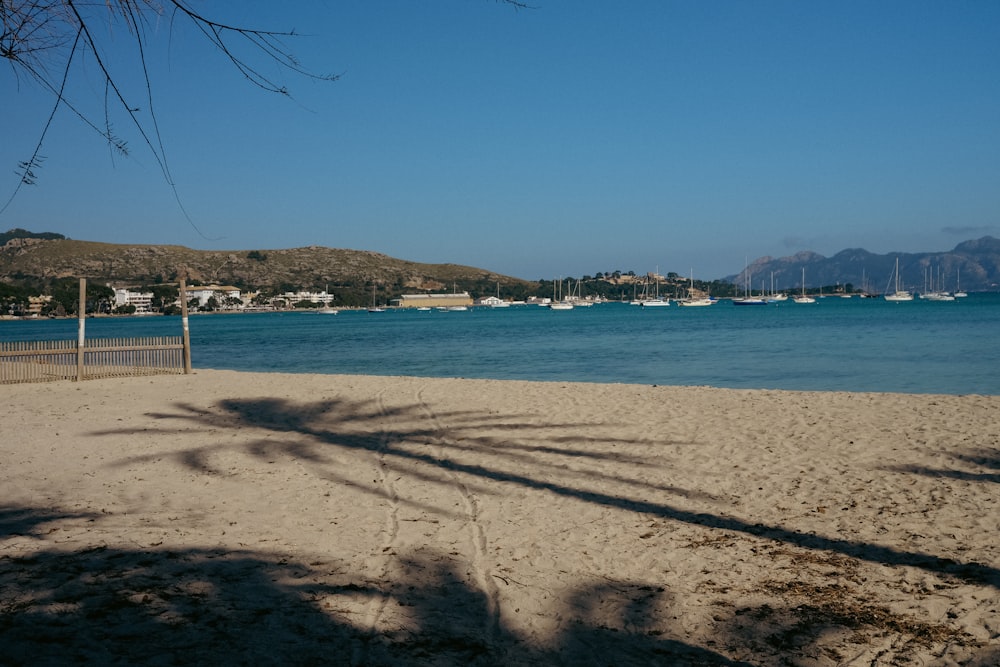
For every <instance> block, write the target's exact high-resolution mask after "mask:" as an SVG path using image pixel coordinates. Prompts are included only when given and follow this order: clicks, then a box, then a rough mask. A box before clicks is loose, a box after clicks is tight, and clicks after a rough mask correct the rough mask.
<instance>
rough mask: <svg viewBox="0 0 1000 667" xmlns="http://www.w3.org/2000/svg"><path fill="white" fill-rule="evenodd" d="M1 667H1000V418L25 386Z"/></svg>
mask: <svg viewBox="0 0 1000 667" xmlns="http://www.w3.org/2000/svg"><path fill="white" fill-rule="evenodd" d="M0 399H2V401H3V405H4V406H5V408H6V409H5V411H4V414H3V422H2V427H0V428H2V437H0V490H2V491H0V493H2V504H0V647H2V653H0V664H15V665H16V664H25V665H39V664H80V663H83V662H89V663H93V664H136V663H152V664H192V663H201V664H234V663H239V664H269V663H270V664H274V663H290V664H302V663H306V664H351V665H387V664H399V665H405V664H428V665H430V664H433V665H467V664H480V665H531V664H564V665H630V664H661V665H684V664H691V665H717V664H718V665H727V664H750V665H786V664H794V665H866V666H867V665H948V664H955V665H982V666H985V665H996V664H1000V537H998V535H1000V505H998V497H1000V397H996V396H993V397H983V396H962V397H956V396H938V395H934V396H929V395H902V394H860V393H859V394H852V393H802V392H783V391H738V390H725V389H712V388H701V387H696V388H677V387H652V386H641V385H599V384H575V383H530V382H512V381H486V380H454V379H424V378H400V377H370V376H322V375H284V374H256V373H235V372H228V371H198V372H197V373H196V374H194V375H190V376H162V377H152V378H150V377H147V378H131V379H115V380H96V381H89V382H83V383H75V382H68V381H63V382H55V383H49V384H30V385H5V386H0Z"/></svg>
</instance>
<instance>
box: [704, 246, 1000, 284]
mask: <svg viewBox="0 0 1000 667" xmlns="http://www.w3.org/2000/svg"><path fill="white" fill-rule="evenodd" d="M897 258H898V259H899V272H900V276H901V281H902V284H904V285H905V286H906V287H907V288H908V289H915V290H917V291H924V289H925V287H926V286H927V285H929V284H930V283H932V282H933V286H934V287H936V288H937V287H940V289H944V290H948V291H950V290H954V289H956V288H957V287H958V286H961V288H962V289H964V290H967V291H997V290H998V289H1000V239H997V238H995V237H993V236H984V237H982V238H979V239H973V240H969V241H962V242H961V243H959V244H958V245H956V246H955V247H954V248H953V249H952V250H946V251H941V252H921V253H905V252H891V253H886V254H882V255H878V254H875V253H871V252H868V251H867V250H865V249H864V248H845V249H844V250H841V251H839V252H837V253H836V254H835V255H833V256H832V257H825V256H823V255H820V254H819V253H815V252H812V251H810V250H804V251H799V252H797V253H795V254H793V255H788V256H786V257H778V258H775V257H770V256H765V257H760V258H758V259H755V260H754V261H753V262H751V263H750V264H749V265H747V267H746V268H745V269H744V270H743V271H741V272H739V273H735V274H732V275H729V276H726V277H725V278H723V280H725V281H727V282H731V283H733V284H736V285H744V284H746V283H747V282H750V283H751V288H753V289H755V290H757V289H760V286H761V285H762V284H764V287H765V289H767V290H770V288H771V277H772V275H773V277H774V289H776V290H788V289H794V288H800V287H802V269H805V271H806V285H805V286H806V288H807V289H808V288H810V287H816V286H820V285H822V286H835V285H841V286H845V285H852V286H853V287H854V288H855V289H861V290H864V291H867V292H871V293H881V292H884V291H885V290H886V288H887V285H888V282H889V280H890V277H891V276H892V273H893V271H894V268H895V265H896V259H897ZM939 282H940V283H943V284H941V285H938V283H939Z"/></svg>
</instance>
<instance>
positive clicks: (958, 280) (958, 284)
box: [955, 267, 969, 298]
mask: <svg viewBox="0 0 1000 667" xmlns="http://www.w3.org/2000/svg"><path fill="white" fill-rule="evenodd" d="M955 296H956V297H958V298H961V297H963V296H969V294H968V292H963V291H962V269H961V267H959V268H957V269H955Z"/></svg>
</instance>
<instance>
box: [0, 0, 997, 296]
mask: <svg viewBox="0 0 1000 667" xmlns="http://www.w3.org/2000/svg"><path fill="white" fill-rule="evenodd" d="M193 4H194V5H195V6H197V7H199V8H202V9H204V10H205V11H206V12H209V14H210V16H212V17H218V18H219V19H221V20H223V21H226V22H230V23H238V24H242V25H247V26H250V27H259V28H266V29H277V30H287V29H295V30H296V31H298V32H300V33H303V35H304V36H302V37H298V38H295V39H291V40H288V41H287V42H286V43H287V45H288V46H289V47H290V49H291V50H292V51H293V52H294V53H295V54H296V55H297V56H298V57H299V58H300V60H301V61H302V63H303V65H304V66H305V67H307V68H309V69H311V70H313V71H315V72H318V73H337V74H340V75H341V78H340V80H339V81H336V82H333V83H322V82H315V81H311V80H308V79H304V78H301V77H298V76H296V75H293V74H280V73H277V72H275V74H276V76H278V77H280V78H281V80H282V81H283V82H284V83H286V84H287V86H288V87H289V89H290V91H291V93H292V95H293V99H291V100H289V99H285V98H282V97H280V96H277V95H272V94H269V93H266V92H263V91H260V90H259V89H257V88H254V87H253V86H251V85H250V84H249V83H247V82H246V81H245V80H244V79H243V78H242V77H241V75H240V74H239V73H238V72H236V71H235V70H234V69H233V68H232V67H231V66H230V65H229V64H228V63H227V62H226V61H225V60H224V59H223V58H222V57H221V56H220V55H219V54H218V53H214V52H212V51H211V49H209V48H207V47H205V46H203V45H201V44H200V43H199V40H198V38H197V35H196V34H195V33H194V32H193V31H192V30H191V29H190V28H188V27H187V26H186V25H184V24H182V23H178V24H175V25H174V28H173V31H172V32H171V31H170V30H168V28H167V26H166V24H165V23H164V25H163V26H161V29H160V30H159V31H158V32H156V33H155V34H152V35H151V42H150V44H151V48H150V54H149V58H150V60H151V62H152V65H151V75H152V78H153V95H154V109H155V110H156V112H157V117H158V121H159V127H160V131H161V135H162V138H163V142H164V145H165V149H166V155H167V159H168V163H169V166H170V169H171V172H172V174H173V178H174V180H175V182H176V184H177V192H178V194H179V196H180V199H181V201H182V203H183V205H184V207H185V209H186V210H187V211H188V212H189V213H190V216H191V219H192V221H193V223H194V226H196V227H197V230H200V233H199V231H197V230H196V229H195V227H193V226H192V225H191V224H190V223H189V222H188V221H187V220H186V219H185V217H184V215H183V213H182V212H181V210H180V208H179V206H178V204H177V202H176V201H175V200H174V195H173V192H172V191H171V189H170V188H169V187H168V186H167V185H166V184H165V182H164V179H163V176H162V175H161V174H160V172H159V169H158V167H157V165H156V163H155V161H154V159H153V158H152V156H151V155H150V154H149V152H148V150H146V149H145V148H144V147H143V146H142V141H141V139H140V138H139V137H138V135H137V134H136V133H135V132H134V130H133V128H131V127H130V126H129V125H128V123H127V120H126V119H125V118H123V117H121V114H118V117H117V118H116V120H115V127H116V130H117V132H118V133H119V134H120V135H121V136H123V137H125V138H127V139H128V140H129V143H130V146H131V148H132V156H131V157H130V158H129V159H125V160H123V159H121V158H113V157H112V156H111V155H110V152H109V150H108V148H107V146H106V145H105V144H104V143H103V140H102V139H101V138H100V137H99V136H97V135H96V134H94V133H93V132H91V131H90V130H88V129H86V128H85V126H83V125H82V124H81V123H80V122H79V120H77V119H76V118H74V117H73V116H72V115H71V114H69V113H67V112H66V111H64V110H61V111H60V112H59V114H58V115H57V116H56V118H55V121H54V126H53V129H52V130H51V132H50V135H49V136H48V137H47V139H46V142H45V145H44V147H43V150H42V154H43V155H44V156H45V157H46V161H45V163H44V165H43V167H42V169H41V170H39V171H38V176H39V182H38V184H37V185H35V186H32V187H30V188H25V189H22V190H21V192H20V193H19V194H18V196H17V197H16V198H15V200H14V202H13V203H12V204H11V205H10V206H9V207H8V209H7V210H6V211H5V212H4V213H3V214H2V215H0V229H4V230H5V229H9V228H12V227H24V228H27V229H30V230H32V231H53V232H59V233H62V234H65V235H67V236H69V237H71V238H75V239H82V240H92V241H106V242H115V243H137V244H140V243H155V244H178V245H184V246H188V247H192V248H199V249H227V250H252V249H271V248H289V247H298V246H306V245H322V246H330V247H338V248H354V249H361V250H373V251H377V252H382V253H386V254H388V255H392V256H394V257H399V258H402V259H408V260H414V261H420V262H452V263H458V264H468V265H472V266H478V267H482V268H485V269H489V270H492V271H497V272H500V273H504V274H508V275H513V276H517V277H520V278H526V279H538V278H553V277H561V276H581V275H586V274H590V275H592V274H594V273H596V272H598V271H613V270H616V269H620V270H623V271H628V270H634V271H636V272H646V271H651V270H654V269H656V268H659V270H660V271H661V272H666V271H677V272H678V273H681V274H682V275H687V273H688V272H689V271H691V270H693V271H694V274H695V276H696V277H699V278H705V279H711V278H718V277H721V276H724V275H727V274H731V273H736V272H738V271H740V270H741V269H742V268H743V265H744V261H745V258H747V257H749V258H750V259H751V260H752V259H754V258H756V257H760V256H763V255H771V256H784V255H789V254H792V253H794V252H797V251H800V250H813V251H816V252H819V253H821V254H824V255H832V254H833V253H835V252H837V251H839V250H842V249H844V248H848V247H862V248H865V249H867V250H869V251H872V252H876V253H886V252H892V251H904V252H913V251H934V250H946V249H950V248H951V247H953V246H954V245H955V244H956V243H958V242H960V241H963V240H966V239H970V238H979V237H981V236H983V235H986V234H992V235H1000V37H998V35H1000V2H997V1H996V0H970V1H963V0H955V1H943V0H942V1H940V2H924V1H920V0H906V1H896V0H880V1H878V2H871V1H870V0H864V1H852V0H847V1H836V2H834V1H816V2H811V1H802V0H795V1H787V2H786V1H781V0H767V1H763V0H762V1H753V0H740V1H726V0H714V1H708V2H702V1H695V0H690V1H687V2H675V1H671V0H636V1H626V2H609V1H608V0H537V1H536V2H534V3H533V5H534V8H532V9H528V10H515V9H513V8H512V7H510V6H508V5H505V4H501V3H497V2H493V1H491V0H419V1H415V0H386V1H382V0H353V1H346V2H316V3H275V2H260V1H253V0H248V1H247V2H216V3H208V2H197V1H196V2H194V3H193ZM127 46H128V40H127V39H126V38H125V36H124V35H123V34H122V33H121V31H118V34H117V35H116V41H115V45H114V47H113V49H114V50H113V51H112V52H111V54H110V55H113V56H118V58H119V60H118V62H119V63H121V62H124V63H125V66H123V68H122V69H121V70H120V71H121V74H120V76H121V77H122V81H123V82H124V83H125V84H127V85H131V87H130V90H131V91H132V94H133V100H134V103H135V104H136V106H139V107H142V111H140V113H141V114H146V113H148V104H147V102H146V100H145V99H144V97H143V95H142V94H141V88H140V87H138V86H136V85H135V80H134V78H133V74H134V72H131V71H130V70H129V68H128V64H129V63H130V62H134V56H132V55H131V52H130V51H128V50H127ZM123 57H124V60H123ZM258 62H260V63H261V64H262V66H263V67H265V68H267V69H268V71H269V72H270V71H271V70H272V69H273V68H272V67H271V65H269V64H268V63H267V62H266V61H258ZM76 72H77V78H76V79H75V83H76V85H74V86H73V88H72V89H71V92H70V94H71V96H72V97H73V99H74V100H76V101H77V102H78V103H79V104H80V105H81V106H82V107H84V108H86V109H88V110H89V111H90V112H91V113H93V114H96V115H97V117H98V119H99V118H100V117H101V116H102V112H101V106H100V98H101V95H102V94H103V87H102V83H101V79H100V77H99V76H98V75H97V72H96V69H95V67H94V65H93V61H92V60H88V61H86V63H85V66H84V67H83V68H80V69H78V70H76ZM0 99H2V100H3V105H2V106H3V110H4V120H5V122H4V123H3V125H2V126H0V203H2V201H6V199H7V197H8V196H9V193H10V192H11V191H12V190H13V188H14V187H15V185H16V182H17V177H16V176H15V174H14V171H15V169H16V168H17V163H18V162H19V161H20V160H24V159H27V157H29V156H30V155H31V152H32V150H33V148H34V143H35V141H36V139H37V137H38V133H39V132H40V131H41V128H42V125H43V123H44V119H45V116H46V115H47V114H48V112H49V108H50V99H49V98H48V97H46V96H45V95H43V94H42V93H41V92H40V91H38V90H37V89H36V88H35V87H34V86H33V85H32V84H31V82H29V81H27V80H23V79H22V80H20V81H18V80H17V79H16V78H15V77H13V76H12V75H11V73H10V68H8V67H4V68H3V69H2V70H0Z"/></svg>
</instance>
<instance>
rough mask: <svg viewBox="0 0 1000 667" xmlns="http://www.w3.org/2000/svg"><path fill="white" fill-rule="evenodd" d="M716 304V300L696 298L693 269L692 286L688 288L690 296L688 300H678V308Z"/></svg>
mask: <svg viewBox="0 0 1000 667" xmlns="http://www.w3.org/2000/svg"><path fill="white" fill-rule="evenodd" d="M713 303H715V300H714V299H712V298H711V297H708V296H701V297H696V296H694V269H691V286H690V287H688V295H687V298H686V299H678V300H677V305H678V306H685V307H692V306H694V307H697V306H711V305H712V304H713Z"/></svg>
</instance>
